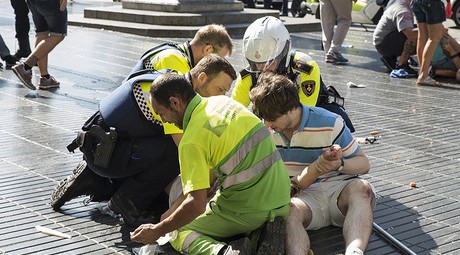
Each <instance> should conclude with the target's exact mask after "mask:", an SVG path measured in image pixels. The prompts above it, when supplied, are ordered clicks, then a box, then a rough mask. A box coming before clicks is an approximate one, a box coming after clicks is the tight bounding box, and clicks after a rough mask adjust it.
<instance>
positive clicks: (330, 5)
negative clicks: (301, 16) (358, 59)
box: [320, 0, 352, 64]
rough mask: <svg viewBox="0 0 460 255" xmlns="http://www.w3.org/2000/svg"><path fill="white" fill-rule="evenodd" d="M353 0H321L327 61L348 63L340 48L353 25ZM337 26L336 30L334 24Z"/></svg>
mask: <svg viewBox="0 0 460 255" xmlns="http://www.w3.org/2000/svg"><path fill="white" fill-rule="evenodd" d="M351 9H352V2H351V0H350V1H349V0H345V1H344V0H321V1H320V14H321V27H322V29H323V46H324V51H325V52H326V62H327V63H334V64H343V63H347V62H348V59H346V58H345V57H343V56H342V53H341V51H340V48H341V47H342V43H343V41H344V40H345V36H346V35H347V33H348V29H349V28H350V25H351ZM336 23H337V27H336V29H335V31H334V26H335V24H336Z"/></svg>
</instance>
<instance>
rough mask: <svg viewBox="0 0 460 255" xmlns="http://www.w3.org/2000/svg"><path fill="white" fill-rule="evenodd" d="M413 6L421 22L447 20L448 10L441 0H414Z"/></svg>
mask: <svg viewBox="0 0 460 255" xmlns="http://www.w3.org/2000/svg"><path fill="white" fill-rule="evenodd" d="M411 7H412V10H413V11H414V14H415V17H416V18H417V22H419V23H427V24H438V23H442V22H444V21H446V10H445V6H444V3H443V2H442V1H441V0H412V3H411Z"/></svg>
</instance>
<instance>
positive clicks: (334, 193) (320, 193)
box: [298, 175, 376, 230]
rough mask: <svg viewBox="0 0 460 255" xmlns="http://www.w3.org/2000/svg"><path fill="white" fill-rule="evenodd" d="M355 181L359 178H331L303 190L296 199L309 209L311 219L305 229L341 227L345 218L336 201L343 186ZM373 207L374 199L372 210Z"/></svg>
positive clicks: (343, 176)
mask: <svg viewBox="0 0 460 255" xmlns="http://www.w3.org/2000/svg"><path fill="white" fill-rule="evenodd" d="M350 178H352V179H350ZM347 179H348V180H347ZM357 179H359V177H353V176H350V175H341V176H336V177H332V178H330V179H328V180H327V181H323V182H317V183H314V184H312V185H311V186H310V187H308V188H307V189H305V190H304V191H303V192H302V193H301V194H300V195H299V197H298V198H299V199H300V200H302V201H303V202H304V203H305V204H306V205H307V206H308V207H310V209H311V211H312V219H311V222H310V225H308V226H307V228H306V229H307V230H316V229H320V228H323V227H326V226H330V225H333V226H336V227H343V222H344V221H345V216H344V215H343V214H342V212H340V210H339V207H338V206H337V199H338V197H339V195H340V193H341V192H342V190H343V189H344V188H345V186H347V185H348V184H349V183H350V182H352V181H354V180H357ZM371 188H372V192H373V193H374V197H375V196H376V193H375V189H374V186H372V185H371ZM374 207H375V199H374V203H373V205H372V209H374Z"/></svg>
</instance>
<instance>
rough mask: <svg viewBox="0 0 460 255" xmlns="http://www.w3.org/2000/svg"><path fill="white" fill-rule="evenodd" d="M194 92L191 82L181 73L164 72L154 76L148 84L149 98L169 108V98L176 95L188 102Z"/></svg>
mask: <svg viewBox="0 0 460 255" xmlns="http://www.w3.org/2000/svg"><path fill="white" fill-rule="evenodd" d="M195 95H196V92H195V90H193V87H192V84H190V82H189V81H188V80H187V79H186V78H185V76H183V75H179V74H174V73H166V74H162V75H160V76H159V77H158V78H156V79H155V80H154V81H153V82H152V84H151V85H150V100H151V101H153V100H155V101H156V102H157V103H158V104H161V105H163V106H165V107H167V108H168V109H170V108H171V107H170V103H169V98H170V97H177V98H180V99H181V100H182V101H183V102H185V103H187V104H188V103H189V102H190V101H191V100H192V99H193V97H195Z"/></svg>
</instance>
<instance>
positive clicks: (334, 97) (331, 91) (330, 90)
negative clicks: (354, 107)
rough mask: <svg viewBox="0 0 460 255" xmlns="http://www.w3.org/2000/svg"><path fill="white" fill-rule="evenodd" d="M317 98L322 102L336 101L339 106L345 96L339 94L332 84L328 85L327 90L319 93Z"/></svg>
mask: <svg viewBox="0 0 460 255" xmlns="http://www.w3.org/2000/svg"><path fill="white" fill-rule="evenodd" d="M319 100H320V102H322V103H324V104H333V103H336V104H338V105H339V106H341V107H343V106H344V104H345V98H343V97H342V96H340V94H339V92H338V91H337V90H336V89H335V88H334V87H333V86H328V87H327V91H325V93H324V94H320V95H319Z"/></svg>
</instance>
